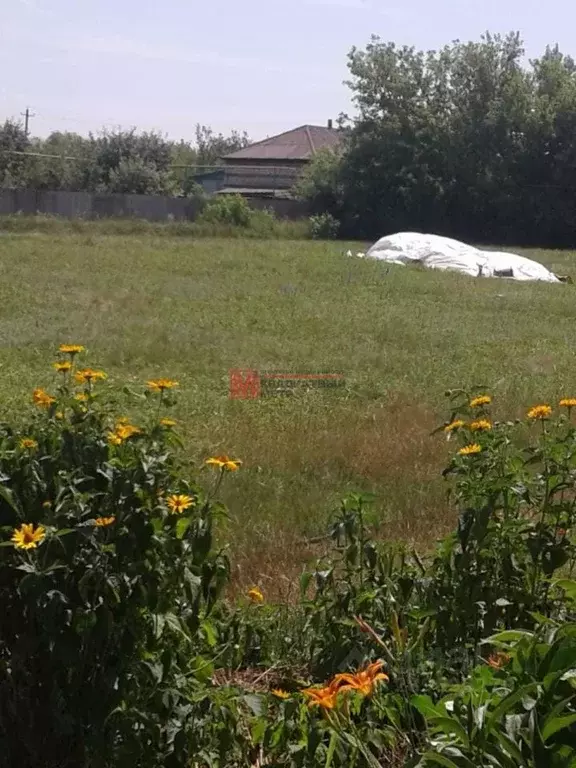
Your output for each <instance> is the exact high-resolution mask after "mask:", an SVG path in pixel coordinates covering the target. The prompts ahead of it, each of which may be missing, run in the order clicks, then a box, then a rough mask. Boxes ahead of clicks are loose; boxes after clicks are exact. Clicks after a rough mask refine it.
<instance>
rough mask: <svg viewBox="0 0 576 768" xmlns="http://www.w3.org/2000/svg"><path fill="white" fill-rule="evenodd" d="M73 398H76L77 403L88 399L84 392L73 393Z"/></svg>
mask: <svg viewBox="0 0 576 768" xmlns="http://www.w3.org/2000/svg"><path fill="white" fill-rule="evenodd" d="M74 400H78V402H79V403H85V402H86V401H87V400H88V395H87V394H86V392H78V394H77V395H74Z"/></svg>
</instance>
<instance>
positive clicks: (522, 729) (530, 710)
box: [411, 622, 576, 768]
mask: <svg viewBox="0 0 576 768" xmlns="http://www.w3.org/2000/svg"><path fill="white" fill-rule="evenodd" d="M486 642H487V643H493V644H494V645H495V646H496V647H498V648H500V649H501V650H500V651H499V652H498V654H494V656H493V657H492V658H491V660H490V664H491V666H490V665H482V666H477V667H475V668H474V670H472V672H471V674H470V677H469V678H468V680H466V682H465V683H462V684H460V685H457V686H454V687H453V688H452V689H450V690H449V691H448V692H447V693H446V695H445V696H444V697H443V698H442V699H441V700H439V701H438V702H433V701H432V699H431V698H430V697H427V696H415V697H414V698H413V699H412V704H413V705H414V707H415V708H416V709H417V710H418V711H419V712H420V713H421V714H422V716H423V717H424V718H425V720H426V723H427V727H428V732H429V736H430V739H431V741H432V743H433V744H434V747H433V748H432V749H430V750H429V751H428V752H426V753H425V754H424V755H423V756H422V757H421V758H420V759H418V760H414V762H413V763H411V764H412V765H416V764H417V765H418V766H432V765H446V766H451V767H452V766H454V767H455V768H460V767H462V768H469V766H472V765H474V766H477V767H478V768H483V766H496V767H497V768H519V767H520V766H534V767H535V768H536V767H537V766H541V765H542V766H543V765H546V766H550V768H555V767H556V766H558V768H560V766H568V765H573V764H574V761H575V760H576V728H575V724H576V708H575V706H574V702H575V699H576V685H575V682H574V680H575V677H574V668H575V665H576V624H574V623H569V624H562V625H559V624H555V623H554V622H544V623H543V624H541V625H540V626H539V627H538V629H537V631H536V632H534V633H531V632H518V631H508V632H502V633H500V634H498V635H495V636H494V637H492V638H488V639H487V641H486Z"/></svg>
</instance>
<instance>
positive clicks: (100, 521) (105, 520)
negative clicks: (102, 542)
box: [94, 515, 116, 528]
mask: <svg viewBox="0 0 576 768" xmlns="http://www.w3.org/2000/svg"><path fill="white" fill-rule="evenodd" d="M115 520H116V518H115V517H114V515H112V517H97V518H96V520H94V525H97V526H98V527H99V528H105V527H106V526H107V525H112V523H113V522H114V521H115Z"/></svg>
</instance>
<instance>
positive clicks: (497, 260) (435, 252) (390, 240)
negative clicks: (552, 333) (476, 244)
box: [357, 232, 560, 283]
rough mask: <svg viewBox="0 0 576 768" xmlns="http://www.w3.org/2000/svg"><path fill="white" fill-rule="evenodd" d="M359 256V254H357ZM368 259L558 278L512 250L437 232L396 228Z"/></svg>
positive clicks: (488, 274)
mask: <svg viewBox="0 0 576 768" xmlns="http://www.w3.org/2000/svg"><path fill="white" fill-rule="evenodd" d="M357 255H358V256H360V255H362V254H357ZM366 258H368V259H378V260H380V261H386V262H388V263H390V264H404V265H406V264H416V263H417V264H422V265H423V266H424V267H429V268H431V269H449V270H455V271H456V272H462V273H464V274H466V275H472V276H474V277H508V278H512V279H514V280H544V281H546V282H548V283H559V282H560V280H559V279H558V278H557V277H556V275H554V274H552V272H550V271H549V270H547V269H546V267H544V266H542V264H538V262H537V261H532V260H531V259H527V258H525V257H524V256H518V255H517V254H515V253H503V252H496V251H481V250H479V249H478V248H473V247H472V246H471V245H466V243H461V242H459V241H458V240H451V239H450V238H448V237H440V236H439V235H423V234H420V233H418V232H399V233H398V234H396V235H388V236H387V237H383V238H381V239H380V240H378V242H377V243H375V244H374V245H373V246H372V247H371V248H370V249H369V250H368V252H367V253H366Z"/></svg>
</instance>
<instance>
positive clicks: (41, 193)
mask: <svg viewBox="0 0 576 768" xmlns="http://www.w3.org/2000/svg"><path fill="white" fill-rule="evenodd" d="M13 213H23V214H29V215H34V214H38V213H41V214H42V213H43V214H46V215H50V216H63V217H64V218H70V219H74V218H86V219H90V218H93V219H98V218H107V217H118V218H138V219H147V220H148V221H167V220H170V219H179V220H182V219H187V220H189V221H192V220H193V219H195V218H196V215H197V213H198V203H197V202H196V201H195V200H191V199H189V198H184V197H162V196H160V195H118V194H115V195H97V194H93V193H90V192H66V191H56V192H53V191H48V190H35V189H0V215H7V214H13Z"/></svg>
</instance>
